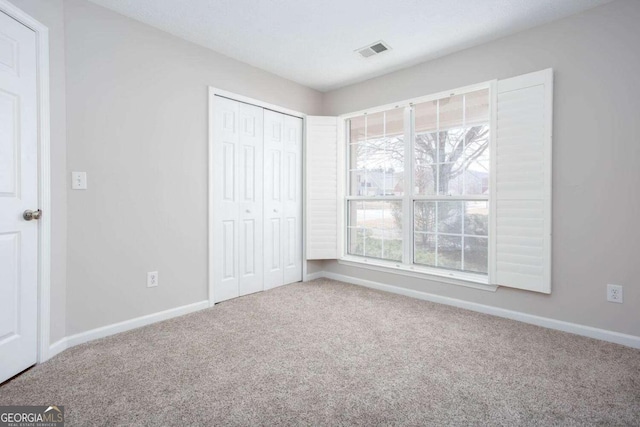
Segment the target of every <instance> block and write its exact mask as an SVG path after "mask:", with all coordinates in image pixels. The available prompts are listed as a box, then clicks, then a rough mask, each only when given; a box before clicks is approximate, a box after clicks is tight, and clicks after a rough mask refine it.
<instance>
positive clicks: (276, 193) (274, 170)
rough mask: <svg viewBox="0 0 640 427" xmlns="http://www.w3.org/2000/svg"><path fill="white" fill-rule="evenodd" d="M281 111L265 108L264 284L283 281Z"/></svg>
mask: <svg viewBox="0 0 640 427" xmlns="http://www.w3.org/2000/svg"><path fill="white" fill-rule="evenodd" d="M284 117H285V116H284V115H283V114H279V113H276V112H273V111H270V110H264V180H263V185H264V224H265V228H264V288H265V289H271V288H273V287H275V286H280V285H282V284H283V283H284V268H283V241H282V234H283V231H282V230H283V197H282V196H283V179H282V177H283V173H282V172H283V170H282V168H283V159H284Z"/></svg>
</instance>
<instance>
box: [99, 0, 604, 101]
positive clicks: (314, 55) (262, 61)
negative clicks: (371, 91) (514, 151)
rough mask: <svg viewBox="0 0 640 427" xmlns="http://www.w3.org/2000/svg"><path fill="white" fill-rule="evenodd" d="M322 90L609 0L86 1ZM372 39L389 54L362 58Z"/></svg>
mask: <svg viewBox="0 0 640 427" xmlns="http://www.w3.org/2000/svg"><path fill="white" fill-rule="evenodd" d="M91 1H92V2H94V3H97V4H99V5H101V6H104V7H107V8H109V9H112V10H114V11H116V12H119V13H121V14H123V15H126V16H129V17H131V18H133V19H136V20H139V21H141V22H144V23H146V24H149V25H152V26H154V27H157V28H159V29H161V30H164V31H167V32H169V33H171V34H174V35H176V36H179V37H182V38H184V39H186V40H190V41H192V42H195V43H197V44H200V45H202V46H205V47H208V48H211V49H213V50H215V51H217V52H220V53H223V54H225V55H227V56H230V57H232V58H235V59H237V60H240V61H243V62H246V63H248V64H251V65H254V66H256V67H259V68H262V69H264V70H267V71H270V72H272V73H274V74H277V75H280V76H282V77H285V78H287V79H290V80H293V81H296V82H298V83H301V84H303V85H305V86H309V87H312V88H314V89H318V90H321V91H327V90H332V89H336V88H338V87H341V86H345V85H348V84H351V83H355V82H359V81H363V80H367V79H369V78H371V77H375V76H379V75H382V74H385V73H388V72H390V71H394V70H398V69H401V68H405V67H408V66H410V65H414V64H417V63H419V62H423V61H426V60H429V59H433V58H436V57H439V56H443V55H446V54H448V53H452V52H455V51H457V50H461V49H465V48H468V47H471V46H475V45H478V44H481V43H485V42H487V41H489V40H493V39H496V38H499V37H503V36H505V35H508V34H512V33H516V32H518V31H522V30H524V29H527V28H531V27H534V26H537V25H541V24H544V23H547V22H550V21H553V20H555V19H559V18H562V17H565V16H569V15H572V14H574V13H578V12H581V11H583V10H586V9H590V8H592V7H595V6H598V5H601V4H604V3H608V2H610V1H612V0H395V1H389V0H315V1H311V0H189V1H184V0H91ZM378 40H384V41H385V42H387V43H388V44H389V45H390V46H391V48H392V50H390V51H388V52H385V53H383V54H380V55H376V56H373V57H371V58H369V59H362V58H361V57H360V56H359V55H356V54H355V53H354V50H356V49H358V48H361V47H364V46H366V45H368V44H369V43H373V42H375V41H378Z"/></svg>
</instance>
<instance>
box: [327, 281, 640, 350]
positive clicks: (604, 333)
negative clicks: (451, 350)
mask: <svg viewBox="0 0 640 427" xmlns="http://www.w3.org/2000/svg"><path fill="white" fill-rule="evenodd" d="M322 277H326V278H327V279H333V280H338V281H340V282H346V283H351V284H354V285H360V286H364V287H367V288H371V289H377V290H380V291H386V292H391V293H394V294H399V295H404V296H408V297H412V298H417V299H421V300H425V301H431V302H435V303H438V304H446V305H451V306H454V307H459V308H464V309H467V310H472V311H477V312H479V313H485V314H491V315H493V316H498V317H504V318H506V319H512V320H517V321H520V322H524V323H529V324H531V325H536V326H542V327H544V328H549V329H555V330H558V331H563V332H570V333H572V334H576V335H581V336H584V337H589V338H595V339H598V340H602V341H608V342H612V343H616V344H621V345H624V346H627V347H632V348H638V349H640V337H638V336H635V335H627V334H622V333H620V332H613V331H608V330H606V329H598V328H593V327H591V326H585V325H579V324H577V323H570V322H565V321H562V320H555V319H550V318H548V317H540V316H535V315H533V314H526V313H522V312H519V311H513V310H507V309H504V308H498V307H492V306H490V305H484V304H478V303H475V302H470V301H464V300H459V299H455V298H449V297H444V296H440V295H435V294H430V293H427V292H421V291H415V290H412V289H406V288H401V287H398V286H393V285H387V284H384V283H379V282H374V281H371V280H364V279H359V278H357V277H351V276H345V275H342V274H337V273H332V272H326V271H325V272H323V274H322Z"/></svg>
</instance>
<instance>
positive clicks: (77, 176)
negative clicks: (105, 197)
mask: <svg viewBox="0 0 640 427" xmlns="http://www.w3.org/2000/svg"><path fill="white" fill-rule="evenodd" d="M71 189H72V190H86V189H87V173H86V172H71Z"/></svg>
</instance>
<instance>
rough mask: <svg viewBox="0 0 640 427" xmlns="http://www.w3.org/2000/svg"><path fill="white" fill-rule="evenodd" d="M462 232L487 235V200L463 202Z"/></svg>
mask: <svg viewBox="0 0 640 427" xmlns="http://www.w3.org/2000/svg"><path fill="white" fill-rule="evenodd" d="M464 209H465V211H464V234H466V235H476V236H488V235H489V202H485V201H468V202H464Z"/></svg>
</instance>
